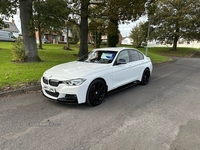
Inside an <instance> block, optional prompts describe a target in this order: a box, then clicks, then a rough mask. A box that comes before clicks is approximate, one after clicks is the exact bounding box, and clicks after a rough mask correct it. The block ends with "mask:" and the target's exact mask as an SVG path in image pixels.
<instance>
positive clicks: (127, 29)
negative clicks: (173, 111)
mask: <svg viewBox="0 0 200 150" xmlns="http://www.w3.org/2000/svg"><path fill="white" fill-rule="evenodd" d="M11 20H12V19H10V20H9V21H11ZM144 20H145V19H144V18H141V19H139V20H138V21H135V22H130V23H129V24H120V25H119V31H120V33H121V35H122V37H127V36H129V35H130V33H131V30H132V29H133V28H134V27H135V26H136V24H137V23H138V22H140V21H144ZM14 21H15V24H16V26H17V27H18V29H19V31H20V33H21V21H20V17H19V15H15V16H14Z"/></svg>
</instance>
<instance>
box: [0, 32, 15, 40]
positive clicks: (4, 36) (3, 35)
mask: <svg viewBox="0 0 200 150" xmlns="http://www.w3.org/2000/svg"><path fill="white" fill-rule="evenodd" d="M15 40H16V39H14V38H13V37H12V35H11V33H10V32H8V31H3V30H0V41H6V42H14V41H15Z"/></svg>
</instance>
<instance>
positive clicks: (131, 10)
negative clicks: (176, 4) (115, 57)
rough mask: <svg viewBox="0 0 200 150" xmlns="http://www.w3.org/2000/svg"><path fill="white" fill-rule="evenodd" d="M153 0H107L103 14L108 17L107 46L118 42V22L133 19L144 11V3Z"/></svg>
mask: <svg viewBox="0 0 200 150" xmlns="http://www.w3.org/2000/svg"><path fill="white" fill-rule="evenodd" d="M147 2H148V3H151V2H153V0H140V1H138V0H123V1H122V0H108V3H107V6H106V10H105V14H107V16H108V19H109V24H108V46H116V45H117V43H118V40H117V39H119V38H118V34H119V30H118V24H119V23H120V22H122V23H124V22H125V21H135V20H137V19H139V17H141V15H143V14H144V13H145V4H146V3H147Z"/></svg>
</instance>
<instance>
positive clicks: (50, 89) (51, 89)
mask: <svg viewBox="0 0 200 150" xmlns="http://www.w3.org/2000/svg"><path fill="white" fill-rule="evenodd" d="M44 89H45V90H47V91H49V92H52V93H55V92H56V89H55V88H51V87H48V86H44Z"/></svg>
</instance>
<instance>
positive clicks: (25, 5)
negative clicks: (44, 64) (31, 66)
mask: <svg viewBox="0 0 200 150" xmlns="http://www.w3.org/2000/svg"><path fill="white" fill-rule="evenodd" d="M32 7H33V0H19V9H20V19H21V28H22V36H23V43H24V49H25V54H26V56H27V57H26V62H37V61H41V59H40V58H39V56H38V50H37V46H36V38H35V25H34V20H33V10H32Z"/></svg>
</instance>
